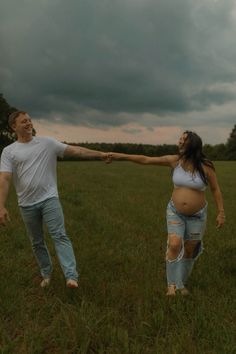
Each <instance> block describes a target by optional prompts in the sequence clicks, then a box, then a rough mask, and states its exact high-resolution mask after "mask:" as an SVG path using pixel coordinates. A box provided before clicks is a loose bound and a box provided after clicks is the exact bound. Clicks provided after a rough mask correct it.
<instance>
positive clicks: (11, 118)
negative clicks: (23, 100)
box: [8, 111, 27, 127]
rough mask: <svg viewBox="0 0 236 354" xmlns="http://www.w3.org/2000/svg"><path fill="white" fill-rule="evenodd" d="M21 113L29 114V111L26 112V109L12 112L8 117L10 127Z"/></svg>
mask: <svg viewBox="0 0 236 354" xmlns="http://www.w3.org/2000/svg"><path fill="white" fill-rule="evenodd" d="M20 114H27V112H25V111H16V112H13V113H11V114H10V115H9V117H8V125H9V127H12V125H13V124H14V123H15V121H16V118H18V117H19V115H20Z"/></svg>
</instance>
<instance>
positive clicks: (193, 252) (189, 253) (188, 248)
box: [184, 240, 202, 259]
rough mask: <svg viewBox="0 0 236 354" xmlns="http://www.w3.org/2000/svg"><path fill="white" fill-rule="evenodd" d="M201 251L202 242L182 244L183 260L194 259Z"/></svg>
mask: <svg viewBox="0 0 236 354" xmlns="http://www.w3.org/2000/svg"><path fill="white" fill-rule="evenodd" d="M201 251H202V242H201V241H198V240H191V241H186V242H185V244H184V258H192V259H195V258H197V256H199V255H200V253H201Z"/></svg>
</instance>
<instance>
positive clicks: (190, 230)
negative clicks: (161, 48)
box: [166, 200, 207, 289]
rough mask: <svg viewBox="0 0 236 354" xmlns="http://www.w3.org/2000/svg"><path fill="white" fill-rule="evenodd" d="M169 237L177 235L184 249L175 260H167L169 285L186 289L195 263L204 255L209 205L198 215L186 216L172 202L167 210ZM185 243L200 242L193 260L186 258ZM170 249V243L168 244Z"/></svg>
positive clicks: (197, 244)
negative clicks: (204, 237) (203, 239)
mask: <svg viewBox="0 0 236 354" xmlns="http://www.w3.org/2000/svg"><path fill="white" fill-rule="evenodd" d="M166 219H167V230H168V235H170V234H175V235H176V236H177V237H179V238H180V239H181V243H182V247H181V250H180V253H179V255H178V257H177V258H176V259H174V260H168V259H167V260H166V275H167V284H168V285H172V284H173V285H175V286H176V289H182V288H184V287H185V285H186V282H187V280H188V277H189V276H190V274H191V271H192V268H193V265H194V262H195V261H196V259H197V258H198V257H199V255H200V254H201V253H202V250H203V243H202V238H203V235H204V232H205V228H206V221H207V204H206V205H205V206H204V208H202V209H201V210H199V211H198V212H197V213H195V214H193V215H190V216H186V215H184V214H181V213H179V212H178V211H177V210H176V208H175V206H174V203H173V201H172V200H171V201H170V202H169V204H168V206H167V210H166ZM185 241H199V242H197V243H196V247H195V250H194V252H193V255H192V257H191V258H185V257H184V251H185V250H184V245H185ZM167 248H168V243H167Z"/></svg>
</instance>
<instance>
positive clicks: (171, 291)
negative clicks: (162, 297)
mask: <svg viewBox="0 0 236 354" xmlns="http://www.w3.org/2000/svg"><path fill="white" fill-rule="evenodd" d="M175 295H176V286H175V285H174V284H173V285H169V286H168V288H167V293H166V296H175Z"/></svg>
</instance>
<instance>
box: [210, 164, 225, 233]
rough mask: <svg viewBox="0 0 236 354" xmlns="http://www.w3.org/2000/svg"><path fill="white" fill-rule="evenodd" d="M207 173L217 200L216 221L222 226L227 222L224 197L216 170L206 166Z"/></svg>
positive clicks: (218, 225)
mask: <svg viewBox="0 0 236 354" xmlns="http://www.w3.org/2000/svg"><path fill="white" fill-rule="evenodd" d="M206 173H207V178H208V181H209V185H210V189H211V192H212V195H213V197H214V200H215V204H216V207H217V210H218V213H217V217H216V223H217V228H219V227H221V226H223V225H224V222H225V211H224V203H223V197H222V193H221V190H220V187H219V184H218V182H217V177H216V173H215V171H214V170H213V169H212V168H210V167H208V166H207V167H206Z"/></svg>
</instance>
